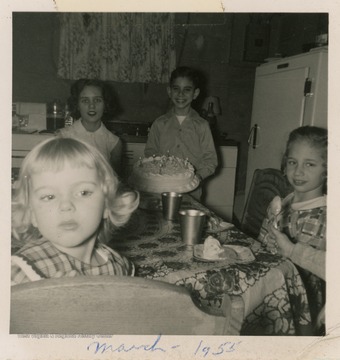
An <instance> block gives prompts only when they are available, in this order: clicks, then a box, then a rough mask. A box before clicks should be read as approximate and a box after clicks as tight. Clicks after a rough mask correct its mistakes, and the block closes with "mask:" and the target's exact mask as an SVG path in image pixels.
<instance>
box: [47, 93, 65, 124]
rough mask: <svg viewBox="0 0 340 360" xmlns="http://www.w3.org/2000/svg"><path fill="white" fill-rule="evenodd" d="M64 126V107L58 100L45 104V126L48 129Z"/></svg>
mask: <svg viewBox="0 0 340 360" xmlns="http://www.w3.org/2000/svg"><path fill="white" fill-rule="evenodd" d="M64 126H65V118H64V107H63V105H62V103H61V101H60V100H58V99H55V100H53V101H52V102H51V103H48V104H47V118H46V128H47V130H49V131H55V130H57V129H60V128H63V127H64Z"/></svg>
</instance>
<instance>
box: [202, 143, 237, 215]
mask: <svg viewBox="0 0 340 360" xmlns="http://www.w3.org/2000/svg"><path fill="white" fill-rule="evenodd" d="M218 151H219V156H220V165H219V167H218V169H217V170H216V173H215V175H214V176H212V177H209V178H208V179H207V180H206V181H205V183H204V187H203V203H204V204H205V206H206V207H207V208H209V209H210V210H212V211H214V212H215V213H216V214H217V215H219V216H220V217H222V218H223V219H225V220H227V221H232V217H233V209H234V195H235V176H236V166H237V154H238V147H237V146H236V145H235V146H219V148H218Z"/></svg>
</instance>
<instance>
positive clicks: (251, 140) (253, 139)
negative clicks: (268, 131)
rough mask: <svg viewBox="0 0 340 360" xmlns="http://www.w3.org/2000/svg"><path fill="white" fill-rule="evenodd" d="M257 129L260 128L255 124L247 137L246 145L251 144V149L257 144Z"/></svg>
mask: <svg viewBox="0 0 340 360" xmlns="http://www.w3.org/2000/svg"><path fill="white" fill-rule="evenodd" d="M258 130H260V127H259V126H258V125H257V124H255V125H254V126H253V127H252V128H251V129H250V133H249V137H248V145H251V146H252V148H253V149H256V148H257V147H258V146H259V144H257V139H258Z"/></svg>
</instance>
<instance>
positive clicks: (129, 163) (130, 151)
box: [122, 143, 145, 178]
mask: <svg viewBox="0 0 340 360" xmlns="http://www.w3.org/2000/svg"><path fill="white" fill-rule="evenodd" d="M144 148H145V143H125V144H124V149H123V159H122V161H123V176H124V178H128V177H129V175H130V174H131V171H132V168H133V165H134V164H135V163H136V162H137V161H138V160H139V158H143V157H144Z"/></svg>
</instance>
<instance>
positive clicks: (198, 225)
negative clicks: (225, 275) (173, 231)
mask: <svg viewBox="0 0 340 360" xmlns="http://www.w3.org/2000/svg"><path fill="white" fill-rule="evenodd" d="M179 219H180V224H181V236H182V241H183V242H184V243H185V244H186V245H187V246H188V247H193V246H194V245H196V244H199V243H200V242H201V240H202V232H203V228H204V224H205V220H206V214H205V212H204V211H201V210H194V209H188V210H181V211H180V212H179Z"/></svg>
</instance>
